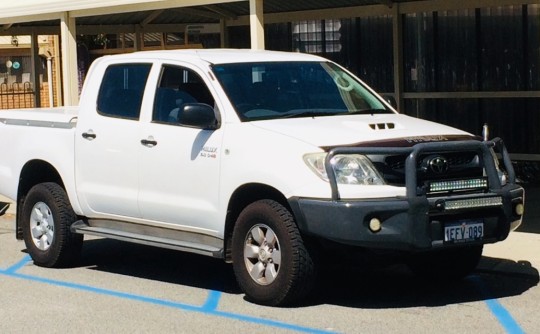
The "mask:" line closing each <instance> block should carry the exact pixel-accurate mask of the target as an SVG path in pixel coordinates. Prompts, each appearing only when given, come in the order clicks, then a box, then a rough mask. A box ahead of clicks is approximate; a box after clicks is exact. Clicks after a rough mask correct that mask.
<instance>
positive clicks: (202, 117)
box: [178, 103, 219, 130]
mask: <svg viewBox="0 0 540 334" xmlns="http://www.w3.org/2000/svg"><path fill="white" fill-rule="evenodd" d="M178 118H179V123H180V124H182V125H185V126H190V127H194V128H200V129H204V130H216V129H219V120H218V119H217V117H216V113H215V112H214V108H212V107H211V106H209V105H208V104H206V103H186V104H184V105H183V106H182V111H181V115H179V117H178Z"/></svg>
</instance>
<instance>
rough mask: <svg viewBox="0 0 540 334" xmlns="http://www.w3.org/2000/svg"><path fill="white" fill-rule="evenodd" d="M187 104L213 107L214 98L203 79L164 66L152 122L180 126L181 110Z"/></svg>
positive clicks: (183, 70) (182, 70) (180, 69)
mask: <svg viewBox="0 0 540 334" xmlns="http://www.w3.org/2000/svg"><path fill="white" fill-rule="evenodd" d="M189 103H205V104H208V105H210V106H214V98H213V97H212V94H211V93H210V91H209V90H208V87H207V86H206V84H205V83H204V81H203V79H202V78H201V77H200V76H199V75H198V74H197V73H195V72H194V71H192V70H190V69H187V68H184V67H179V66H172V65H164V66H163V68H162V70H161V78H160V81H159V84H158V87H157V91H156V97H155V100H154V112H153V116H152V121H153V122H158V123H170V124H182V110H183V107H184V106H185V105H186V104H189Z"/></svg>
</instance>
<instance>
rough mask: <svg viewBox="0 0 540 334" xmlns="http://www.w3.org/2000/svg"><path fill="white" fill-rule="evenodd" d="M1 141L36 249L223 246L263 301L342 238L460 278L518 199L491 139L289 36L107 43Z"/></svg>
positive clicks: (424, 270) (273, 301) (49, 262)
mask: <svg viewBox="0 0 540 334" xmlns="http://www.w3.org/2000/svg"><path fill="white" fill-rule="evenodd" d="M0 142H2V143H3V149H2V153H3V154H2V156H1V158H0V193H2V194H3V195H5V196H7V197H9V198H10V199H12V200H13V201H15V202H16V203H17V217H16V236H17V238H19V239H24V241H25V243H26V247H27V249H28V252H29V253H30V255H31V257H32V259H33V261H34V263H35V264H37V265H40V266H45V267H58V266H70V265H73V264H75V263H76V261H77V259H78V257H79V255H80V252H81V245H82V242H83V235H84V234H93V235H97V236H103V237H107V238H115V239H120V240H125V241H130V242H136V243H143V244H147V245H154V246H158V247H165V248H171V249H177V250H181V251H187V252H194V253H198V254H203V255H207V256H212V257H216V258H221V259H223V260H225V261H227V262H231V263H232V265H233V267H234V272H235V275H236V278H237V281H238V284H239V285H240V287H241V289H242V290H243V291H244V292H245V294H246V296H247V298H248V299H250V300H252V301H254V302H256V303H261V304H267V305H284V304H291V303H295V302H298V301H299V300H301V298H303V297H304V296H306V294H308V292H309V291H310V289H311V288H312V286H313V282H314V279H313V278H314V276H315V275H316V272H317V269H318V268H320V266H321V265H324V263H325V262H324V261H323V260H324V259H331V260H332V261H334V260H338V258H337V257H342V256H347V255H348V254H355V255H356V254H365V255H366V256H367V257H369V256H370V254H381V253H383V254H388V253H394V254H400V256H402V259H403V260H404V261H406V262H407V263H408V264H409V266H410V268H411V269H412V270H413V272H415V273H418V274H421V275H424V276H427V277H435V278H440V279H456V278H460V277H463V276H465V275H467V274H468V273H470V272H471V271H472V270H473V269H474V268H475V266H476V265H477V263H478V261H479V259H480V257H481V254H482V247H483V245H484V244H486V243H494V242H497V241H501V240H503V239H505V238H506V237H507V235H508V233H509V232H510V231H511V230H512V229H515V228H516V227H517V226H518V225H519V224H520V223H521V219H522V215H523V210H524V208H523V203H524V192H523V189H522V188H521V187H520V186H518V185H516V182H515V175H514V171H513V169H512V165H511V162H510V159H509V155H508V153H507V151H506V149H505V148H504V145H503V142H502V141H501V140H500V139H494V140H487V139H485V138H479V137H477V136H474V135H471V134H469V133H466V132H464V131H460V130H457V129H454V128H451V127H448V126H444V125H440V124H436V123H432V122H428V121H424V120H420V119H416V118H412V117H408V116H404V115H400V114H398V113H397V112H396V111H395V110H394V109H393V108H392V107H391V106H390V105H389V104H387V103H386V102H385V100H384V99H383V98H381V97H380V96H379V95H377V94H376V93H375V92H374V91H373V90H372V89H370V88H369V87H367V86H366V85H365V84H364V83H362V82H361V81H360V80H359V79H357V78H356V77H355V76H354V75H353V74H351V73H350V72H348V71H347V70H346V69H344V68H342V67H340V66H339V65H337V64H335V63H333V62H331V61H328V60H326V59H323V58H320V57H316V56H312V55H306V54H300V53H281V52H269V51H248V50H199V51H192V50H184V51H160V52H140V53H134V54H129V55H116V56H108V57H103V58H100V59H98V60H97V61H95V62H94V63H93V65H92V66H91V69H90V71H89V73H88V76H87V78H86V82H85V86H84V88H83V91H82V95H81V98H80V106H79V107H77V108H53V109H34V110H32V109H29V110H28V109H25V110H11V111H2V112H0ZM499 161H501V162H499ZM372 251H373V252H372ZM336 275H337V273H336Z"/></svg>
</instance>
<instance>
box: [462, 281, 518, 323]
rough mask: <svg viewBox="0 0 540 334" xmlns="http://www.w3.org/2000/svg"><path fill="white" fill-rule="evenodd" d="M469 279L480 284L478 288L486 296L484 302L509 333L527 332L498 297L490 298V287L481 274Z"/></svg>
mask: <svg viewBox="0 0 540 334" xmlns="http://www.w3.org/2000/svg"><path fill="white" fill-rule="evenodd" d="M468 279H470V280H471V281H473V282H474V283H475V284H476V285H477V286H478V288H479V289H480V292H481V293H482V295H483V296H484V297H485V298H486V300H484V302H485V303H486V305H487V307H488V308H489V310H490V311H491V313H492V314H493V315H494V316H495V317H496V318H497V320H498V321H499V323H500V324H501V325H502V326H503V327H504V329H505V330H506V332H507V333H509V334H524V333H525V332H524V331H523V329H521V327H520V326H519V324H518V323H517V322H516V320H515V319H514V318H513V317H512V315H511V314H510V312H508V310H507V309H506V308H505V307H504V306H502V304H501V303H499V301H498V300H497V299H493V298H489V296H490V295H491V294H490V293H489V290H488V288H487V287H486V285H485V284H484V282H483V281H482V279H480V277H479V276H471V277H469V278H468Z"/></svg>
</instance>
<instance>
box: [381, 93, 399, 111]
mask: <svg viewBox="0 0 540 334" xmlns="http://www.w3.org/2000/svg"><path fill="white" fill-rule="evenodd" d="M382 98H383V99H384V100H385V101H386V103H388V104H389V105H391V106H392V107H393V108H394V109H397V102H396V99H395V98H394V96H392V95H383V96H382Z"/></svg>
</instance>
